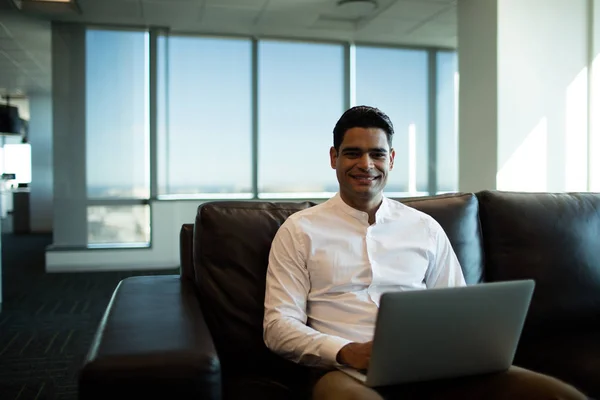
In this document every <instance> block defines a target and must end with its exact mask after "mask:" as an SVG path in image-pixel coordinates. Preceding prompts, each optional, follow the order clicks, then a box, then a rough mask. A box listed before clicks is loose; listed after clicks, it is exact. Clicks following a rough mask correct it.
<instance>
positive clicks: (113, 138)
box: [85, 30, 150, 245]
mask: <svg viewBox="0 0 600 400" xmlns="http://www.w3.org/2000/svg"><path fill="white" fill-rule="evenodd" d="M85 55H86V62H85V65H86V88H85V89H86V97H85V99H86V186H87V197H88V207H87V227H88V229H87V230H88V240H87V241H88V244H89V245H97V244H110V245H115V244H116V245H119V244H121V245H122V244H133V243H136V244H147V243H148V242H150V206H149V205H148V201H149V200H148V199H149V197H150V147H149V145H150V142H149V141H150V133H149V126H150V115H149V105H150V103H149V84H150V82H149V74H150V58H149V35H148V33H147V32H141V31H116V30H87V31H86V53H85ZM136 199H137V200H136Z"/></svg>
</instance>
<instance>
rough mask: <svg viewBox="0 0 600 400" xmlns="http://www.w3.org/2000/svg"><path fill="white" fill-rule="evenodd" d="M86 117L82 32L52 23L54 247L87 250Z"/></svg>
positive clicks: (83, 37)
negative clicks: (85, 248)
mask: <svg viewBox="0 0 600 400" xmlns="http://www.w3.org/2000/svg"><path fill="white" fill-rule="evenodd" d="M85 114H86V112H85V27H84V26H82V25H69V24H61V23H53V24H52V119H53V121H52V125H53V133H52V137H53V165H54V177H53V178H54V179H53V180H54V185H53V186H54V205H53V209H54V213H53V227H54V232H53V239H54V240H53V242H54V245H56V246H61V245H66V246H75V247H77V246H86V245H87V207H86V206H87V193H86V168H85V167H86V161H85V153H86V148H85V128H86V126H85ZM106 157H110V154H107V155H106Z"/></svg>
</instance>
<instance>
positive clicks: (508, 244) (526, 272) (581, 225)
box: [477, 191, 600, 351]
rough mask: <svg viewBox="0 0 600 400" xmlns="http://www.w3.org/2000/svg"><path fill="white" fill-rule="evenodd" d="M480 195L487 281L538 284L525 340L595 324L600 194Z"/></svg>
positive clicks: (599, 295)
mask: <svg viewBox="0 0 600 400" xmlns="http://www.w3.org/2000/svg"><path fill="white" fill-rule="evenodd" d="M477 196H478V198H479V203H480V204H479V207H480V219H481V224H482V231H483V238H484V249H485V254H486V272H485V273H486V280H490V281H503V280H515V279H534V280H535V281H536V288H535V292H534V295H533V299H532V303H531V307H530V309H529V314H528V317H527V322H526V326H525V330H524V332H523V334H524V337H525V338H526V339H527V338H531V337H534V338H535V337H537V336H538V335H542V336H545V335H549V334H553V333H557V332H558V331H564V330H578V329H581V328H582V327H583V325H595V326H599V325H600V194H592V193H578V194H549V193H544V194H534V193H514V192H511V193H509V192H497V191H494V192H491V191H485V192H481V193H478V195H477ZM548 351H552V349H548Z"/></svg>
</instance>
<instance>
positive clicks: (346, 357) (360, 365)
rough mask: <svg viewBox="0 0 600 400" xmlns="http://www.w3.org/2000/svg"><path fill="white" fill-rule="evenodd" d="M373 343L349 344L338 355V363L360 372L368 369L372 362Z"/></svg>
mask: <svg viewBox="0 0 600 400" xmlns="http://www.w3.org/2000/svg"><path fill="white" fill-rule="evenodd" d="M372 349H373V341H371V342H367V343H348V344H347V345H345V346H344V347H342V348H341V349H340V351H339V352H338V353H337V357H336V359H337V362H338V363H340V364H342V365H347V366H349V367H352V368H356V369H358V370H361V369H367V368H368V367H369V361H370V360H371V350H372Z"/></svg>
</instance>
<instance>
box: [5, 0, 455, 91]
mask: <svg viewBox="0 0 600 400" xmlns="http://www.w3.org/2000/svg"><path fill="white" fill-rule="evenodd" d="M16 1H17V2H19V1H21V0H16ZM377 3H378V6H377V8H376V9H375V10H374V11H372V12H369V13H368V14H367V15H365V16H362V17H357V15H356V14H354V13H353V12H352V11H346V10H344V9H341V8H339V7H337V6H336V0H77V5H78V7H73V8H72V9H69V8H68V7H65V6H64V4H63V5H56V4H53V5H52V6H48V5H45V6H44V5H36V4H35V2H34V1H32V0H29V1H27V0H23V4H22V10H20V11H19V10H17V8H16V7H15V6H14V5H13V0H0V95H3V94H4V93H6V92H9V93H16V92H17V91H21V92H24V93H33V92H37V91H43V92H48V91H50V88H51V71H50V64H51V55H50V37H51V35H50V22H49V21H51V20H56V21H70V22H80V23H92V24H103V25H126V26H143V27H150V26H158V27H166V28H170V29H171V30H172V31H180V32H189V33H205V34H227V35H250V36H255V37H278V38H302V39H314V40H342V41H354V42H365V43H377V44H392V45H406V46H432V47H446V48H455V47H456V41H457V37H456V36H457V29H456V0H377Z"/></svg>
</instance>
